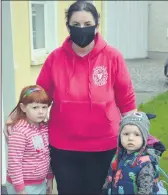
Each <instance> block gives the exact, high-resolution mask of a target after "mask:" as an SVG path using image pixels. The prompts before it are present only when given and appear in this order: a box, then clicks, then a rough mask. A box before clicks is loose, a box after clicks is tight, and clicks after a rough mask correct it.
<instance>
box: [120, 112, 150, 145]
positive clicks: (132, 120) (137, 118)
mask: <svg viewBox="0 0 168 195" xmlns="http://www.w3.org/2000/svg"><path fill="white" fill-rule="evenodd" d="M125 125H135V126H137V127H138V128H139V130H140V131H141V133H142V136H143V138H144V145H145V146H146V143H147V139H148V136H149V128H150V121H149V119H148V117H147V115H146V113H144V112H133V113H131V114H129V115H126V116H125V117H123V119H122V120H121V122H120V130H119V135H120V134H121V131H122V129H123V128H124V126H125Z"/></svg>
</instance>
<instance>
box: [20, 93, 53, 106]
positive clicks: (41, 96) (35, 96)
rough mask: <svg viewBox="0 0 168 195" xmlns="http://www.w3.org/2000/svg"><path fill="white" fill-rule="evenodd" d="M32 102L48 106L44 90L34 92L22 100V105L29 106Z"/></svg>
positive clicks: (48, 102)
mask: <svg viewBox="0 0 168 195" xmlns="http://www.w3.org/2000/svg"><path fill="white" fill-rule="evenodd" d="M33 102H36V103H41V104H50V100H49V97H48V95H47V94H46V92H45V91H44V90H40V91H34V92H32V93H30V94H29V95H27V96H26V97H25V98H23V104H31V103H33Z"/></svg>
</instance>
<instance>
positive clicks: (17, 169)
mask: <svg viewBox="0 0 168 195" xmlns="http://www.w3.org/2000/svg"><path fill="white" fill-rule="evenodd" d="M25 145H26V139H25V136H24V135H22V134H21V133H19V132H17V131H14V132H13V133H12V134H11V135H10V136H9V140H8V174H9V176H10V177H11V180H12V184H13V186H14V188H15V190H16V191H17V192H18V191H22V190H24V187H25V186H24V181H23V173H22V158H23V153H24V150H25Z"/></svg>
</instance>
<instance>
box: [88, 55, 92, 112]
mask: <svg viewBox="0 0 168 195" xmlns="http://www.w3.org/2000/svg"><path fill="white" fill-rule="evenodd" d="M88 66H89V73H88V96H89V99H90V111H92V94H91V83H92V78H90V75H91V70H90V68H91V67H90V61H89V58H88Z"/></svg>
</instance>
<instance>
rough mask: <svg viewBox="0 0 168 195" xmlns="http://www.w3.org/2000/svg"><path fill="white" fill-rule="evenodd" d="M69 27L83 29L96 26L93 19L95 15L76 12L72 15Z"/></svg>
mask: <svg viewBox="0 0 168 195" xmlns="http://www.w3.org/2000/svg"><path fill="white" fill-rule="evenodd" d="M69 25H70V26H76V27H81V28H83V27H89V26H95V25H96V23H95V20H94V18H93V15H92V14H91V13H90V12H87V11H76V12H74V13H73V14H72V16H71V18H70V20H69ZM96 30H97V28H96Z"/></svg>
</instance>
